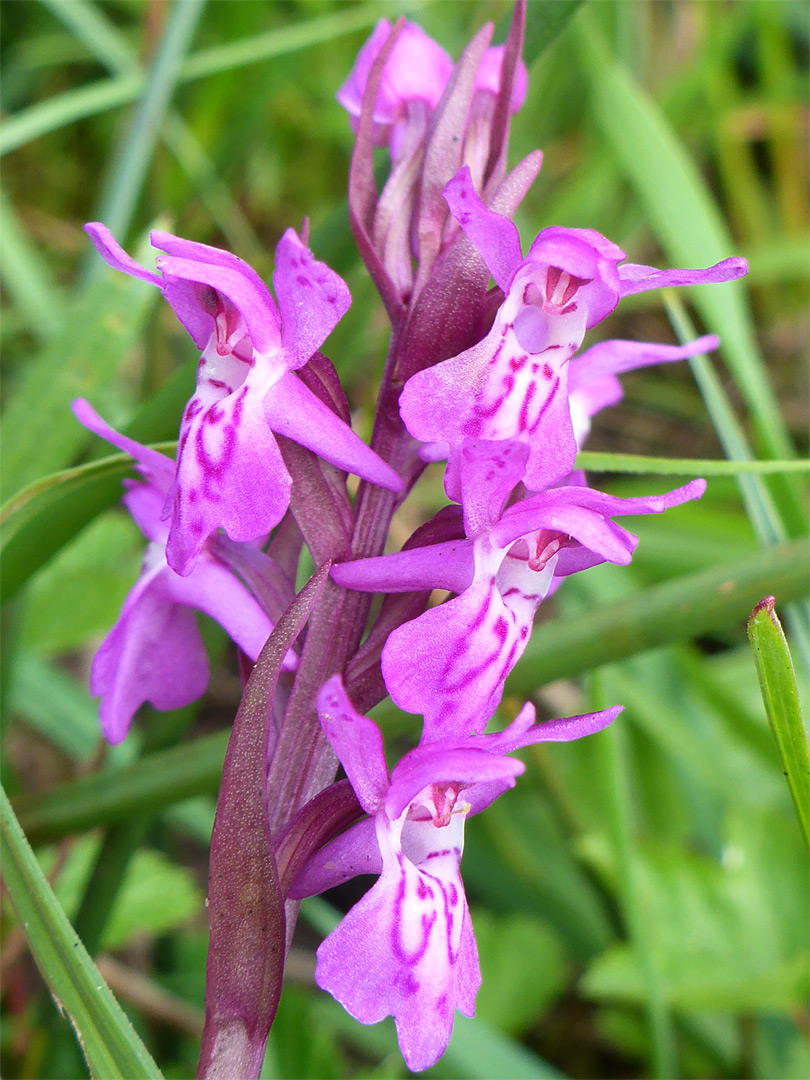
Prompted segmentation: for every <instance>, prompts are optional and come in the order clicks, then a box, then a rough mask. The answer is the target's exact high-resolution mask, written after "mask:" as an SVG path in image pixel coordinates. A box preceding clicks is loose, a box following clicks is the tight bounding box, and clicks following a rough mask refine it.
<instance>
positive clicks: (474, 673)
mask: <svg viewBox="0 0 810 1080" xmlns="http://www.w3.org/2000/svg"><path fill="white" fill-rule="evenodd" d="M532 614H533V611H532ZM523 615H524V613H523V612H522V611H521V612H520V613H518V612H516V611H513V610H511V609H510V608H509V607H507V605H506V604H505V603H504V602H503V600H502V599H501V596H500V593H499V592H498V591H497V589H496V588H495V585H494V583H493V582H492V581H490V580H484V581H481V582H478V583H476V584H474V585H473V586H472V587H471V588H469V589H467V591H466V592H464V593H462V595H461V596H458V597H456V599H455V600H450V601H448V602H447V603H446V604H441V605H440V606H439V607H435V608H430V609H429V610H428V611H426V612H425V613H424V615H420V616H419V618H418V619H414V620H413V622H409V623H405V624H404V625H403V626H400V627H398V628H397V629H396V630H395V631H394V632H393V633H392V634H391V636H390V637H389V639H388V642H387V644H386V646H385V648H384V649H383V653H382V672H383V678H384V679H385V685H386V687H387V688H388V692H389V693H390V695H391V697H392V698H393V699H394V701H395V702H396V704H397V705H399V707H400V708H401V709H405V711H406V712H412V713H423V715H424V717H425V726H424V735H423V741H425V742H435V741H437V740H439V739H455V738H466V737H467V736H468V735H470V733H471V732H473V731H476V730H481V729H482V728H483V727H484V726H485V725H486V722H487V720H489V718H490V716H491V715H492V713H493V712H494V711H495V709H496V708H497V705H498V702H499V701H500V699H501V694H502V693H503V681H504V679H505V678H506V676H507V675H508V673H509V672H510V671H511V670H512V668H513V667H514V665H515V663H516V662H517V660H518V659H519V657H520V656H521V654H522V653H523V650H524V649H525V647H526V642H527V641H528V638H529V632H530V623H529V624H528V625H527V623H526V621H525V619H524V618H523Z"/></svg>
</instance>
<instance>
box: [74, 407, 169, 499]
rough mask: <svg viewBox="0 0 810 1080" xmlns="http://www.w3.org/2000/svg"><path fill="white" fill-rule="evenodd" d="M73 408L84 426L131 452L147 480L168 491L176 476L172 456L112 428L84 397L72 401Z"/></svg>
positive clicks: (127, 452) (119, 447)
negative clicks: (151, 448) (167, 455)
mask: <svg viewBox="0 0 810 1080" xmlns="http://www.w3.org/2000/svg"><path fill="white" fill-rule="evenodd" d="M71 408H72V409H73V414H74V416H75V417H76V419H77V420H78V421H79V423H80V424H81V425H82V426H83V427H86V428H87V430H88V431H92V432H93V433H94V434H95V435H100V436H101V438H102V439H105V440H106V441H107V442H108V443H111V444H112V445H113V446H116V447H117V448H118V449H119V450H123V452H124V453H125V454H130V455H131V456H132V457H133V458H134V459H135V461H136V462H137V463H138V470H139V472H140V473H141V474H142V475H143V476H144V477H145V478H146V479H147V480H151V481H152V482H153V483H154V484H156V485H157V486H158V487H159V488H162V490H163V491H168V489H169V485H170V484H171V482H172V479H173V478H174V462H173V461H172V459H171V458H168V457H166V455H165V454H160V453H158V451H157V450H150V449H149V447H148V446H143V445H142V444H141V443H139V442H135V440H134V439H129V438H127V436H126V435H121V434H120V433H119V432H117V431H116V430H115V429H114V428H111V427H110V425H109V424H107V423H105V421H104V420H102V419H101V417H100V416H99V415H98V413H97V412H96V410H95V409H94V408H93V406H92V405H91V404H90V402H89V401H85V400H84V398H76V400H75V401H73V402H72V404H71Z"/></svg>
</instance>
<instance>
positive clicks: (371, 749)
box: [318, 675, 388, 814]
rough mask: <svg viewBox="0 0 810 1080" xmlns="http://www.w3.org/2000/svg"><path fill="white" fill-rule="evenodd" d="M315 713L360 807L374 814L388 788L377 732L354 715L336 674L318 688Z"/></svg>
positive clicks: (377, 729) (354, 712) (365, 721)
mask: <svg viewBox="0 0 810 1080" xmlns="http://www.w3.org/2000/svg"><path fill="white" fill-rule="evenodd" d="M318 713H319V715H320V718H321V727H322V728H323V730H324V734H325V735H326V737H327V739H328V740H329V742H330V743H331V744H332V749H333V750H334V751H335V753H336V754H337V756H338V758H339V759H340V763H341V765H342V766H343V768H344V769H345V770H346V775H347V776H348V778H349V780H350V781H351V784H352V787H353V788H354V793H355V795H356V796H357V798H358V801H359V803H360V805H361V806H362V807H363V809H364V810H365V811H366V813H367V814H374V813H376V812H377V810H378V809H379V807H380V804H381V802H382V800H383V799H384V798H385V792H386V790H387V788H388V769H387V767H386V764H385V752H384V750H383V741H382V736H381V735H380V729H379V728H378V727H377V725H376V724H375V723H374V721H373V720H369V719H368V717H366V716H361V715H360V713H358V712H357V710H356V709H355V708H354V706H353V705H352V703H351V701H349V698H348V696H347V694H346V691H345V690H344V688H343V683H342V682H341V680H340V676H338V675H333V676H332V678H331V679H329V680H328V681H327V682H326V683H324V685H323V687H322V688H321V692H320V694H319V695H318Z"/></svg>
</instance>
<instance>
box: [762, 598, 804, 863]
mask: <svg viewBox="0 0 810 1080" xmlns="http://www.w3.org/2000/svg"><path fill="white" fill-rule="evenodd" d="M774 603H775V601H774V598H773V597H772V596H766V597H765V599H764V600H761V601H760V602H759V603H758V604H757V606H756V607H755V608H754V610H753V612H752V614H751V618H750V619H749V620H748V637H749V640H750V642H751V648H752V649H753V650H754V663H755V664H756V668H757V678H758V679H759V688H760V690H761V692H762V701H763V703H764V705H765V713H766V715H767V717H768V723H769V724H770V727H771V732H772V733H773V737H774V740H775V742H776V745H777V747H778V749H779V756H780V757H781V758H782V763H783V764H784V767H785V777H786V778H787V783H788V787H789V788H790V794H791V796H792V798H793V802H794V804H795V807H796V816H797V817H798V819H799V824H800V826H801V829H802V833H803V834H804V839H805V841H806V842H807V843H808V845H810V749H808V744H807V733H806V731H805V729H804V724H803V723H802V713H801V708H800V706H799V691H798V688H797V686H796V675H795V674H794V671H793V664H792V662H791V659H790V649H789V648H788V643H787V641H786V640H785V635H784V632H783V630H782V627H781V625H780V623H779V619H778V617H777V615H776V612H775V611H774Z"/></svg>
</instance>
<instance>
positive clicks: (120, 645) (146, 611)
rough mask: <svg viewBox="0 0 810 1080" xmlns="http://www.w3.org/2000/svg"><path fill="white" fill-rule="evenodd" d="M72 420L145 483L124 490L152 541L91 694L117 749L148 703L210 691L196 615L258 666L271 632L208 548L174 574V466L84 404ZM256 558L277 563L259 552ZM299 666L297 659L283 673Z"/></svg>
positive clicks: (179, 701) (130, 483) (101, 656)
mask: <svg viewBox="0 0 810 1080" xmlns="http://www.w3.org/2000/svg"><path fill="white" fill-rule="evenodd" d="M73 412H74V413H75V415H76V418H77V419H78V421H79V423H80V424H83V425H84V427H86V428H87V429H88V430H89V431H92V432H94V433H95V434H96V435H100V436H101V438H102V439H106V440H107V442H109V443H112V445H113V446H117V447H118V449H119V450H123V451H124V452H125V453H127V454H131V455H132V457H133V458H134V459H135V463H136V464H135V468H136V469H137V471H138V472H139V473H140V474H141V476H142V477H143V482H139V481H136V480H125V481H124V487H125V488H126V494H125V495H124V497H123V500H122V501H123V503H124V505H125V506H126V508H127V510H129V512H130V514H131V515H132V517H133V518H134V520H135V522H136V524H137V525H138V527H139V528H140V530H141V532H143V533H144V535H145V536H146V538H147V540H148V541H149V545H148V547H147V549H146V555H145V556H144V560H143V566H142V569H141V575H140V577H139V578H138V580H137V581H136V582H135V584H134V585H133V587H132V589H131V590H130V593H129V596H128V597H127V598H126V600H125V601H124V606H123V608H122V609H121V614H120V615H119V616H118V621H117V622H116V624H115V626H114V627H113V628H112V630H111V631H110V633H109V634H108V635H107V637H106V638H105V639H104V641H103V642H102V644H101V647H100V649H99V650H98V652H97V653H96V656H95V659H94V660H93V666H92V670H91V674H90V689H91V691H92V693H93V694H94V695H97V696H100V697H101V706H100V713H99V716H100V722H101V730H102V732H103V733H104V736H105V738H106V739H107V740H108V741H109V742H111V743H119V742H121V740H122V739H124V738H125V737H126V734H127V732H128V731H129V726H130V724H131V722H132V717H133V716H134V715H135V712H136V711H137V709H138V708H139V707H140V706H141V705H142V704H143V703H144V702H146V701H148V702H150V703H151V704H152V705H154V707H155V708H156V709H161V710H165V709H179V708H181V707H182V706H184V705H190V704H191V702H192V701H196V700H197V698H198V697H200V696H201V695H202V694H203V693H204V692H205V688H206V687H207V685H208V656H207V654H206V651H205V647H204V645H203V641H202V638H201V637H200V631H199V629H198V627H197V621H196V618H195V615H194V609H196V610H197V611H202V612H204V613H205V614H206V615H210V617H211V618H212V619H214V620H215V621H216V622H218V623H219V624H220V626H221V627H222V628H223V629H224V630H225V632H226V633H227V634H228V636H229V637H230V638H232V640H233V641H235V642H236V644H237V645H238V646H239V648H240V649H241V650H242V651H243V652H244V653H245V654H246V655H247V656H248V657H249V658H250V659H251V660H254V661H255V660H256V658H257V657H258V655H259V653H260V652H261V649H262V646H263V645H264V643H265V641H266V640H267V638H268V636H269V634H270V632H271V631H272V629H273V623H272V622H271V621H270V618H269V617H268V615H267V613H266V612H265V611H264V610H263V608H262V607H261V606H260V604H259V603H258V602H257V600H256V599H255V597H254V596H253V595H252V593H250V592H249V591H248V590H247V589H246V588H245V586H244V585H243V584H242V582H241V581H240V580H239V579H238V578H237V577H236V575H235V574H234V573H233V572H232V570H231V568H230V567H229V566H228V565H227V564H226V562H225V561H223V560H222V559H221V558H219V557H218V556H217V554H215V552H214V550H213V549H212V547H211V545H210V544H205V545H203V547H202V548H201V551H200V557H199V559H198V560H197V563H196V565H195V566H194V569H193V570H192V571H191V573H190V574H189V575H188V576H186V577H180V576H179V575H178V574H176V573H175V572H174V571H173V570H172V569H171V567H170V566H169V565H168V563H167V561H166V541H167V539H168V535H169V526H168V524H167V523H166V522H165V521H164V520H162V519H161V511H162V509H163V505H164V503H165V501H166V495H167V492H168V491H169V489H170V487H171V485H172V483H173V479H174V462H173V461H172V460H171V459H170V458H167V457H165V456H164V455H163V454H160V453H158V452H157V451H156V450H151V449H150V448H149V447H148V446H141V444H140V443H137V442H135V441H134V440H132V439H128V438H127V437H126V436H124V435H120V434H119V433H118V432H117V431H114V430H113V428H111V427H110V426H109V425H108V424H105V423H104V421H103V420H102V419H101V417H100V416H99V415H98V413H97V412H96V411H95V410H94V409H93V408H92V407H91V406H90V405H89V403H88V402H86V401H83V400H82V399H78V400H77V401H74V403H73ZM253 557H254V559H255V558H256V557H261V558H262V559H263V560H265V561H266V562H268V563H269V562H270V560H269V558H268V557H267V556H266V555H262V554H261V553H260V552H255V553H254V556H253ZM296 663H297V660H296V657H295V655H294V654H293V653H289V654H288V656H287V658H286V660H285V667H287V668H292V667H295V665H296Z"/></svg>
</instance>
